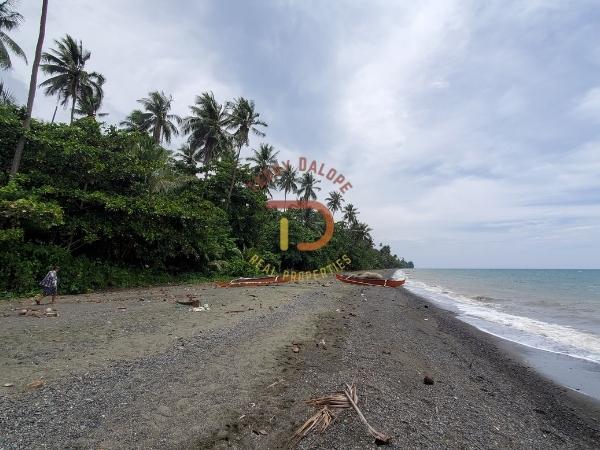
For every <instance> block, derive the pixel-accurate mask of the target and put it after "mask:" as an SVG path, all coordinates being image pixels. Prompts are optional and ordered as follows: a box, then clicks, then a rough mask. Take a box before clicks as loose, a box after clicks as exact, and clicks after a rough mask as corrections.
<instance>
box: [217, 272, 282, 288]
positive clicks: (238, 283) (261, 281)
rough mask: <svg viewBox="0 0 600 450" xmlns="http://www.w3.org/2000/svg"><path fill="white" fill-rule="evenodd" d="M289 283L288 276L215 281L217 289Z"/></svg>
mask: <svg viewBox="0 0 600 450" xmlns="http://www.w3.org/2000/svg"><path fill="white" fill-rule="evenodd" d="M288 281H290V277H289V276H281V275H277V276H274V277H256V278H236V279H235V280H231V281H217V282H216V285H217V286H218V287H224V288H228V287H244V286H246V287H249V286H269V285H272V284H281V283H287V282H288Z"/></svg>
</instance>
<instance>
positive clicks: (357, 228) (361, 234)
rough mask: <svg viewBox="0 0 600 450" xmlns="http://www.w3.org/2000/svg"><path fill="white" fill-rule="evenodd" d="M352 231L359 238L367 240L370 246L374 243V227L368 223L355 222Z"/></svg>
mask: <svg viewBox="0 0 600 450" xmlns="http://www.w3.org/2000/svg"><path fill="white" fill-rule="evenodd" d="M351 231H352V233H353V234H354V236H355V237H356V239H357V240H359V241H366V242H367V244H368V245H369V246H372V245H373V238H372V237H371V231H373V229H372V228H371V227H370V226H369V225H368V224H366V223H358V222H355V223H354V224H353V225H352V228H351Z"/></svg>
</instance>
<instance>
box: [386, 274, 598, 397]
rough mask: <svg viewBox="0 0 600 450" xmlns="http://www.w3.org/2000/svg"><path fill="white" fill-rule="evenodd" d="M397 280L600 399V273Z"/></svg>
mask: <svg viewBox="0 0 600 450" xmlns="http://www.w3.org/2000/svg"><path fill="white" fill-rule="evenodd" d="M394 277H396V278H402V277H405V278H406V284H405V288H406V289H408V290H409V291H412V292H413V293H415V294H418V295H420V296H421V297H425V298H427V299H428V300H430V301H431V302H432V303H434V304H435V305H437V306H440V307H442V308H445V309H448V310H451V311H453V312H455V313H456V314H457V316H458V318H459V319H460V320H463V321H464V322H467V323H469V324H471V325H473V326H475V327H477V328H479V329H480V330H482V331H484V332H486V333H489V334H492V335H494V336H497V337H499V338H501V339H504V340H506V341H509V342H512V343H515V344H518V346H521V347H523V348H524V349H531V350H536V351H537V352H533V351H529V352H527V351H525V352H523V353H524V354H526V355H528V356H529V362H531V363H532V364H533V365H534V366H535V365H537V366H538V368H539V369H541V370H542V372H545V375H548V376H549V377H550V378H554V379H555V381H558V382H560V383H561V384H564V385H566V386H567V387H570V388H572V389H575V390H578V391H581V392H583V393H586V394H588V395H591V396H593V397H596V398H600V270H575V269H565V270H541V269H540V270H535V269H531V270H528V269H524V270H517V269H514V270H513V269H410V270H409V269H403V270H402V271H398V272H396V273H395V274H394ZM540 352H543V353H545V354H546V357H543V354H542V355H541V356H542V357H540ZM588 377H594V378H595V381H590V380H588ZM569 380H571V381H569Z"/></svg>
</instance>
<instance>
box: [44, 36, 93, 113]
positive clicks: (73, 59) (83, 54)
mask: <svg viewBox="0 0 600 450" xmlns="http://www.w3.org/2000/svg"><path fill="white" fill-rule="evenodd" d="M54 42H55V44H56V46H57V47H58V48H57V49H51V50H50V52H44V54H42V60H43V62H44V64H42V66H41V67H42V71H43V72H44V73H45V74H47V75H50V76H51V78H48V79H47V80H46V81H44V82H43V83H42V84H40V87H44V88H46V90H45V93H46V95H55V94H58V95H59V96H60V97H61V104H62V105H63V106H65V105H67V103H68V102H69V99H70V100H71V123H73V118H74V117H75V106H76V103H77V99H78V98H79V97H80V95H81V93H82V91H83V90H84V89H93V90H98V89H101V86H102V83H103V82H104V77H103V76H102V75H100V74H99V73H97V72H86V71H85V70H84V69H85V64H86V63H87V62H88V61H89V59H90V57H91V55H92V54H91V53H90V52H89V51H88V50H85V49H84V48H83V43H82V42H81V41H79V42H76V41H75V39H73V38H72V37H71V36H69V35H68V34H67V35H66V36H65V37H64V38H62V39H60V40H55V41H54Z"/></svg>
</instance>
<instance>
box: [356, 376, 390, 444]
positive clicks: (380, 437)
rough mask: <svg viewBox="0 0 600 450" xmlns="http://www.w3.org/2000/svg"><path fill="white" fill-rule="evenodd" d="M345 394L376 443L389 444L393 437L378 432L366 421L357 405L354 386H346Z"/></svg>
mask: <svg viewBox="0 0 600 450" xmlns="http://www.w3.org/2000/svg"><path fill="white" fill-rule="evenodd" d="M352 389H354V392H353V391H352ZM344 394H346V398H347V399H348V401H349V402H350V403H351V404H352V407H353V408H354V410H355V411H356V414H358V417H359V418H360V421H361V422H362V423H364V424H365V425H366V426H367V430H369V434H370V435H371V436H373V437H374V438H375V442H377V443H381V444H389V442H390V440H391V437H390V436H388V435H386V434H383V433H381V432H379V431H377V430H376V429H375V428H373V427H372V426H371V425H369V422H367V419H365V416H364V415H363V413H362V412H361V410H360V409H358V406H357V405H356V402H355V401H354V399H353V397H354V396H355V395H356V388H355V387H354V386H352V387H351V386H348V385H346V389H345V390H344ZM353 394H354V395H353Z"/></svg>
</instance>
